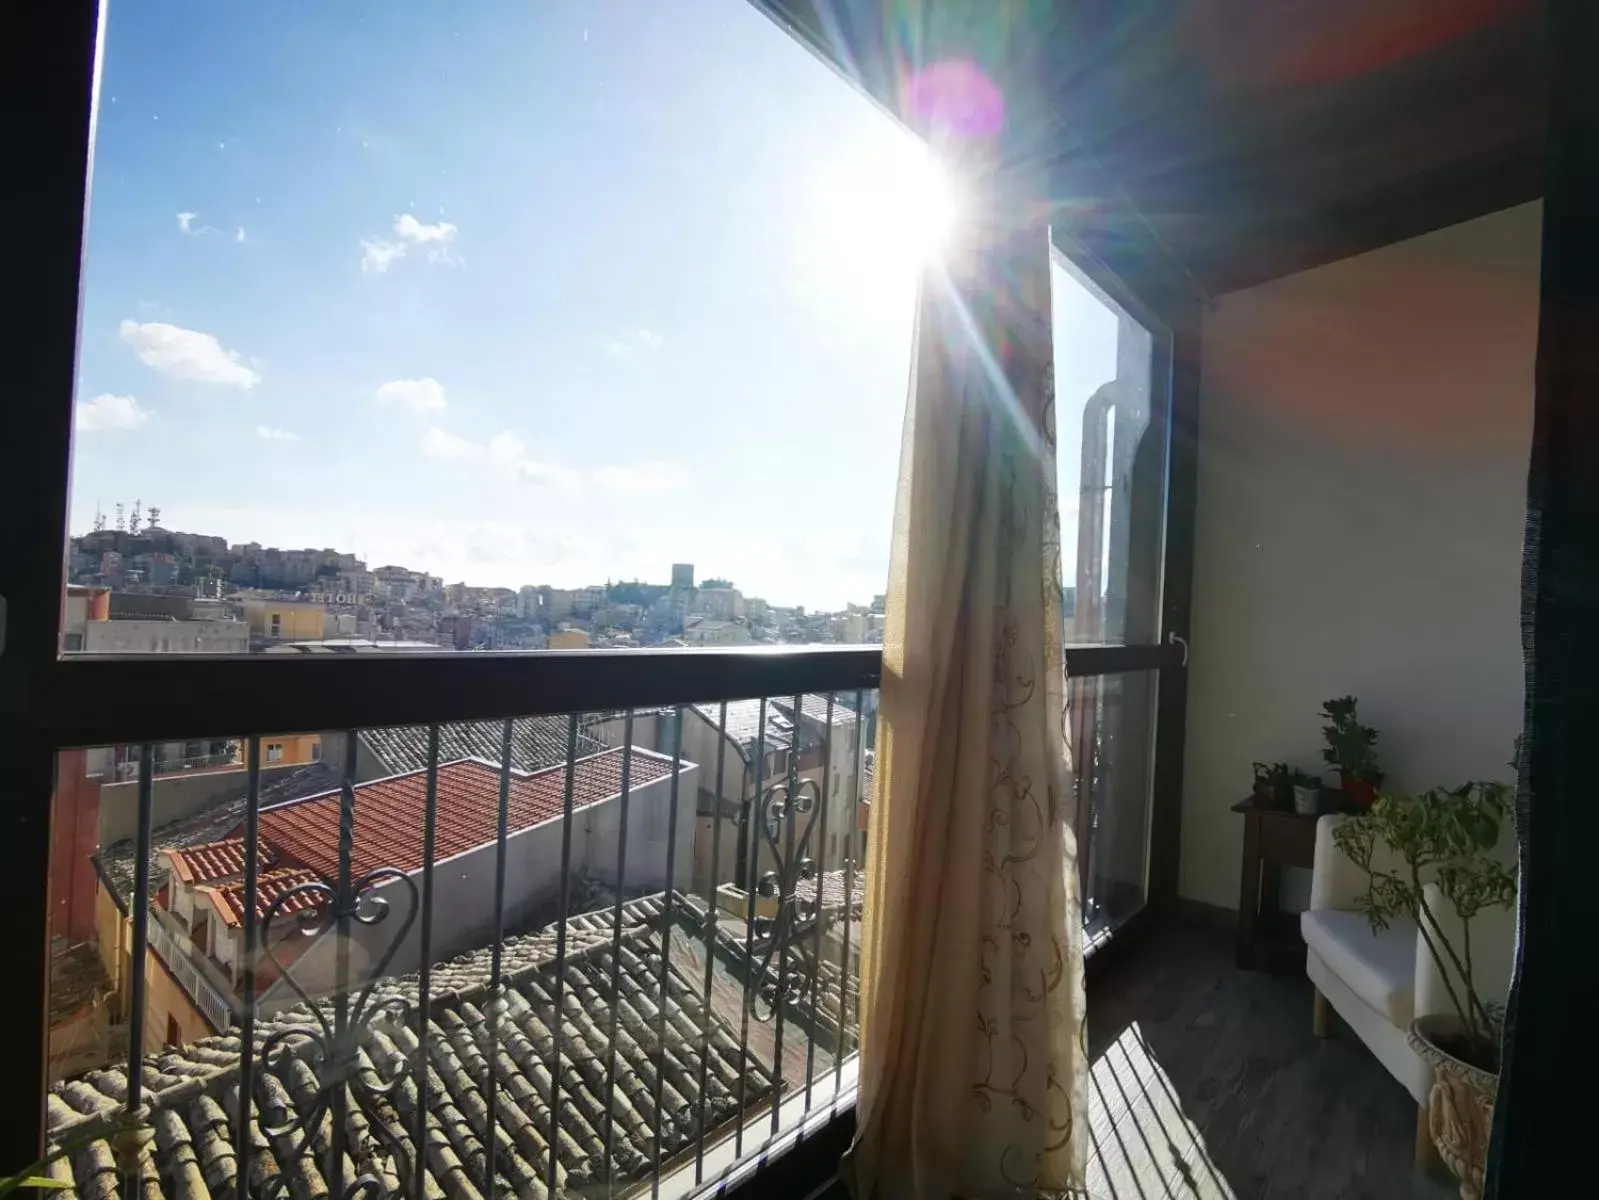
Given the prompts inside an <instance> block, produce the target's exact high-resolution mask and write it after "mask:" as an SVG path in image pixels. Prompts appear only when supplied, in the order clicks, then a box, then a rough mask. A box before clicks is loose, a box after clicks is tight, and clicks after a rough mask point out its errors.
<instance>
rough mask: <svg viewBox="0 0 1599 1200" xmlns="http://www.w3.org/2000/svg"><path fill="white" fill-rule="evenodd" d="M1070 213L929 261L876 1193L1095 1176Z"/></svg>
mask: <svg viewBox="0 0 1599 1200" xmlns="http://www.w3.org/2000/svg"><path fill="white" fill-rule="evenodd" d="M1050 330H1051V325H1050V306H1049V233H1048V229H1047V228H1046V227H1045V226H1044V225H1042V224H1041V223H1029V224H1028V225H1027V227H1026V228H1022V229H1016V230H1013V231H1010V232H1007V233H1005V234H1004V235H1002V236H999V237H990V238H988V239H987V240H986V242H985V244H983V245H982V246H981V247H979V248H976V249H968V250H967V251H966V252H965V253H964V254H962V255H960V256H959V257H957V258H956V259H955V260H954V261H953V262H951V263H950V264H948V265H947V266H946V267H944V268H937V269H931V270H929V272H928V275H927V278H926V280H925V281H924V286H923V289H922V298H921V302H920V305H919V309H918V315H917V335H916V347H915V352H914V365H913V374H912V381H911V394H910V398H909V403H908V406H907V414H906V420H905V431H904V441H903V448H902V452H901V453H902V458H901V465H900V482H899V495H898V499H897V506H896V513H895V526H894V540H893V549H892V554H891V566H890V581H889V593H888V608H887V626H886V630H885V636H884V663H883V684H882V701H881V710H880V726H879V729H880V732H879V734H878V744H877V760H876V775H877V788H876V798H875V801H874V806H873V807H874V811H873V819H872V831H871V841H870V845H869V850H868V865H867V880H868V888H867V890H868V895H867V904H866V916H865V924H864V930H863V935H862V936H863V941H862V966H861V976H862V1001H861V1003H862V1012H861V1057H860V1062H861V1068H860V1069H861V1075H860V1080H861V1082H860V1096H859V1104H858V1114H859V1132H858V1135H857V1140H856V1144H855V1146H854V1148H853V1149H852V1151H851V1153H850V1155H849V1157H848V1159H847V1160H846V1164H845V1171H844V1175H845V1178H846V1179H849V1180H850V1181H851V1183H852V1185H853V1188H854V1190H855V1193H856V1195H857V1196H858V1197H862V1198H863V1200H901V1198H908V1197H913V1196H914V1197H918V1198H925V1197H941V1196H960V1197H965V1198H967V1200H982V1198H986V1197H999V1196H1037V1195H1047V1194H1052V1193H1062V1192H1073V1191H1076V1190H1078V1189H1080V1188H1081V1187H1082V1185H1083V1178H1084V1172H1085V1150H1084V1147H1085V1142H1086V1135H1087V1116H1086V1102H1085V1092H1086V1083H1085V1080H1086V1064H1087V1054H1086V1052H1085V1046H1084V1026H1083V973H1082V962H1083V960H1082V925H1081V918H1080V916H1079V899H1078V894H1077V887H1078V884H1077V870H1076V849H1075V843H1074V840H1073V835H1072V832H1071V830H1072V828H1073V818H1074V809H1075V803H1074V800H1073V794H1072V790H1071V788H1070V786H1069V779H1068V765H1067V761H1066V745H1065V737H1064V727H1063V721H1062V715H1063V714H1062V708H1063V693H1064V686H1065V678H1064V660H1063V656H1062V652H1061V634H1062V624H1061V587H1060V530H1059V513H1058V508H1057V504H1056V498H1055V430H1054V385H1053V371H1052V364H1051V357H1050V356H1051V337H1050Z"/></svg>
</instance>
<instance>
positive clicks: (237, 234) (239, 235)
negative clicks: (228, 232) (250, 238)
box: [233, 225, 244, 242]
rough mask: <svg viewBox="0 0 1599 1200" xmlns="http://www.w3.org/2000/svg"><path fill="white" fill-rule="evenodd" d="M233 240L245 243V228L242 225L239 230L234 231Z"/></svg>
mask: <svg viewBox="0 0 1599 1200" xmlns="http://www.w3.org/2000/svg"><path fill="white" fill-rule="evenodd" d="M233 240H234V241H236V242H242V241H244V226H243V225H240V226H239V227H238V228H237V229H235V230H234V231H233Z"/></svg>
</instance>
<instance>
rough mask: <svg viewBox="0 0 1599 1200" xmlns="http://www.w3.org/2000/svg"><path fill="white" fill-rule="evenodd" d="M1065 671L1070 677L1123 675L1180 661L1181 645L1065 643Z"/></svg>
mask: <svg viewBox="0 0 1599 1200" xmlns="http://www.w3.org/2000/svg"><path fill="white" fill-rule="evenodd" d="M1064 653H1065V656H1066V674H1067V675H1068V676H1070V677H1071V678H1073V679H1081V678H1085V677H1087V676H1090V675H1125V674H1127V673H1129V672H1131V671H1158V670H1161V669H1163V668H1166V667H1181V666H1182V665H1183V655H1184V652H1183V648H1182V647H1181V646H1172V645H1154V644H1151V645H1138V646H1067V647H1066V649H1065V652H1064Z"/></svg>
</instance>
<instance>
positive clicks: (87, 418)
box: [76, 392, 150, 433]
mask: <svg viewBox="0 0 1599 1200" xmlns="http://www.w3.org/2000/svg"><path fill="white" fill-rule="evenodd" d="M149 419H150V410H149V409H147V408H141V407H140V405H139V402H138V400H137V399H135V398H134V397H132V396H113V395H112V394H111V393H110V392H105V393H103V394H101V395H99V396H96V397H95V398H94V399H93V400H79V401H78V406H77V412H76V424H77V427H78V431H79V432H80V433H92V432H96V431H98V430H102V429H137V428H138V427H139V426H140V425H143V424H144V423H145V422H146V421H148V420H149Z"/></svg>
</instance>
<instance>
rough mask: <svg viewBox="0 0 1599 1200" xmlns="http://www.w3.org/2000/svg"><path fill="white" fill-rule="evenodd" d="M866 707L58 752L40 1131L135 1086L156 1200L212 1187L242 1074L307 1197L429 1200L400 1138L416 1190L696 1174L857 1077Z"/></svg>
mask: <svg viewBox="0 0 1599 1200" xmlns="http://www.w3.org/2000/svg"><path fill="white" fill-rule="evenodd" d="M875 707H876V705H875V695H874V694H873V693H870V692H851V693H841V694H838V695H834V696H827V695H806V696H803V697H794V696H769V697H765V698H757V699H751V700H742V701H735V702H730V703H728V704H726V705H721V704H709V705H684V706H682V707H676V706H670V707H664V708H654V709H640V710H633V711H630V712H616V713H582V714H568V715H561V716H540V717H527V718H519V719H516V720H514V721H511V722H505V721H481V722H465V723H458V724H452V725H446V726H441V727H438V729H437V731H436V733H435V732H434V731H433V730H430V729H429V728H427V727H417V728H375V729H363V730H360V731H358V732H356V733H354V734H349V733H345V732H338V731H324V732H320V733H294V734H286V733H276V734H268V735H262V736H260V737H259V738H258V739H256V742H257V744H258V746H259V758H260V770H259V776H258V779H257V781H256V783H255V785H254V787H253V788H252V784H251V773H250V770H249V766H248V763H249V758H250V753H251V740H252V739H251V738H249V737H247V736H237V737H232V738H212V739H201V740H198V741H195V740H189V741H175V742H171V743H164V744H155V745H149V746H101V747H94V748H90V749H86V750H70V751H63V752H62V753H61V754H60V755H59V757H58V760H57V785H56V793H55V797H54V801H53V807H54V813H53V823H52V847H51V871H50V901H51V935H52V954H51V968H50V1017H49V1020H50V1027H49V1035H48V1037H49V1084H50V1094H49V1098H48V1101H47V1107H48V1120H49V1130H50V1137H51V1139H52V1140H53V1141H54V1142H56V1143H60V1142H62V1141H64V1140H66V1139H68V1138H71V1137H72V1136H73V1135H74V1134H78V1133H81V1132H83V1131H85V1130H87V1129H89V1128H90V1127H91V1126H92V1124H93V1122H94V1121H96V1120H97V1119H98V1118H100V1117H102V1116H104V1115H106V1114H112V1115H115V1114H117V1113H119V1112H121V1111H123V1110H125V1109H133V1110H137V1109H138V1107H139V1106H140V1105H141V1104H142V1105H147V1106H148V1109H149V1121H150V1123H151V1124H152V1125H153V1126H154V1128H155V1129H156V1131H157V1139H156V1141H155V1142H154V1143H153V1144H152V1145H151V1146H150V1147H149V1148H148V1149H147V1150H145V1151H144V1152H143V1155H142V1158H141V1160H140V1161H139V1163H138V1164H136V1170H137V1171H138V1172H139V1173H140V1174H141V1175H144V1176H145V1177H146V1178H147V1179H148V1180H149V1186H148V1187H147V1188H146V1189H145V1194H146V1195H151V1196H157V1195H165V1196H171V1197H178V1196H187V1195H190V1194H192V1193H193V1188H191V1187H190V1186H189V1185H190V1184H191V1183H194V1182H195V1179H196V1178H198V1177H197V1176H192V1175H191V1174H190V1173H189V1168H190V1167H191V1166H195V1164H196V1163H198V1166H197V1167H196V1169H197V1170H200V1171H202V1172H204V1180H205V1184H206V1187H207V1188H208V1189H209V1192H210V1194H212V1195H232V1194H233V1192H234V1189H235V1188H236V1186H237V1174H236V1168H237V1166H238V1164H237V1162H236V1159H235V1157H234V1153H233V1149H232V1148H233V1147H235V1146H236V1145H237V1142H238V1129H239V1126H238V1120H239V1116H238V1113H239V1111H240V1110H239V1108H238V1096H239V1093H240V1091H241V1090H243V1091H244V1092H245V1094H246V1095H247V1096H248V1097H249V1104H250V1108H249V1113H250V1117H249V1120H250V1122H251V1125H250V1129H251V1136H250V1138H249V1139H248V1141H249V1144H250V1145H251V1146H252V1147H253V1149H252V1151H251V1154H252V1161H250V1162H248V1163H247V1164H246V1167H247V1169H248V1170H249V1171H250V1172H251V1173H252V1175H254V1176H257V1177H258V1180H257V1181H258V1182H261V1183H262V1184H263V1186H265V1183H266V1180H267V1177H269V1176H272V1175H276V1174H280V1173H281V1174H283V1175H286V1176H287V1177H288V1180H287V1181H286V1182H288V1183H289V1187H288V1191H289V1192H290V1193H292V1194H295V1195H300V1194H302V1193H303V1194H307V1195H320V1194H323V1193H324V1192H325V1191H329V1192H331V1193H336V1194H349V1187H350V1185H351V1184H352V1183H353V1182H354V1179H355V1176H356V1174H362V1173H370V1174H371V1175H372V1176H373V1177H374V1178H376V1179H377V1180H378V1181H379V1182H380V1183H381V1184H382V1189H381V1191H382V1193H383V1194H397V1193H398V1194H406V1195H412V1194H418V1193H417V1192H415V1191H413V1187H414V1185H415V1184H416V1183H417V1182H419V1181H417V1180H416V1179H415V1177H414V1175H413V1174H412V1172H413V1170H414V1169H415V1164H416V1162H417V1161H418V1160H417V1159H416V1158H415V1156H414V1152H415V1148H416V1146H417V1139H418V1137H419V1136H421V1137H422V1138H424V1139H426V1141H427V1144H428V1145H430V1146H432V1147H433V1149H430V1150H429V1151H428V1152H427V1153H426V1154H425V1155H424V1156H423V1158H422V1160H421V1161H422V1163H423V1166H422V1168H421V1169H422V1170H423V1171H424V1172H425V1173H426V1176H427V1177H426V1178H425V1179H423V1180H421V1181H420V1183H421V1190H420V1194H423V1195H443V1194H445V1191H447V1190H449V1189H448V1188H445V1189H443V1190H441V1186H442V1185H441V1180H442V1181H445V1182H449V1181H450V1179H451V1178H452V1176H453V1174H454V1173H455V1172H457V1171H464V1172H465V1173H466V1177H467V1178H469V1179H470V1181H471V1183H472V1186H473V1187H474V1188H476V1189H477V1190H478V1191H479V1192H480V1193H482V1194H484V1195H510V1194H516V1195H531V1194H539V1195H542V1194H546V1184H547V1182H548V1181H549V1179H550V1173H551V1171H552V1170H553V1171H554V1173H555V1177H556V1181H557V1186H556V1188H555V1192H556V1194H561V1195H590V1194H597V1193H598V1194H608V1193H611V1192H614V1193H616V1194H624V1193H629V1192H631V1191H633V1190H634V1189H640V1188H649V1187H650V1186H651V1185H652V1183H654V1182H656V1181H657V1180H658V1181H659V1184H660V1190H661V1192H662V1194H665V1195H680V1194H683V1193H685V1192H687V1191H688V1190H690V1189H691V1188H692V1187H693V1186H694V1185H695V1184H696V1183H698V1182H700V1181H701V1180H703V1179H707V1178H710V1177H711V1176H713V1175H714V1174H715V1173H716V1172H719V1171H721V1170H722V1169H724V1168H725V1167H726V1166H728V1165H729V1164H730V1163H731V1162H733V1161H734V1160H736V1159H737V1158H738V1157H740V1156H741V1155H744V1154H748V1153H750V1152H752V1151H755V1150H757V1149H759V1148H760V1147H761V1146H762V1145H764V1144H765V1143H766V1142H767V1141H768V1140H769V1139H770V1138H771V1136H773V1135H774V1134H778V1133H780V1132H783V1131H787V1130H790V1129H792V1128H794V1127H795V1125H797V1124H798V1123H799V1122H800V1121H801V1120H803V1119H804V1117H805V1115H806V1113H807V1112H809V1111H811V1110H812V1109H814V1108H815V1107H817V1106H819V1105H822V1104H825V1103H828V1102H830V1101H831V1100H832V1099H833V1097H834V1096H836V1095H837V1094H838V1091H839V1089H840V1087H846V1088H847V1087H848V1086H850V1085H851V1084H852V1083H853V1070H854V1062H853V1059H854V1051H855V1046H856V1039H857V1030H858V1027H859V990H858V987H857V983H856V981H857V972H858V969H859V946H860V921H861V903H862V898H863V896H864V893H865V880H864V877H863V875H862V859H863V855H864V849H865V839H866V833H865V826H866V822H865V814H866V812H867V811H869V805H868V803H867V801H868V800H869V797H870V794H871V793H870V787H871V784H870V778H871V773H870V758H869V755H868V752H867V750H866V748H865V739H866V737H867V736H868V734H869V731H870V727H871V719H872V713H873V712H875ZM507 747H509V756H507V754H506V748H507ZM252 810H253V812H254V814H255V816H254V824H255V828H256V830H257V835H256V837H255V838H254V839H253V840H252V839H251V838H250V836H249V835H250V830H251V827H252ZM430 844H431V847H432V849H431V856H432V857H431V861H432V863H433V870H432V872H431V875H430V873H429V871H428V863H429V846H430ZM141 862H142V863H143V864H144V869H143V872H142V873H141ZM252 868H253V871H254V878H253V881H252V877H251V872H252ZM141 874H142V878H141ZM140 947H142V951H141V949H140ZM369 985H371V988H370V991H368V986H369ZM252 1027H253V1030H254V1036H255V1039H256V1041H255V1045H256V1053H255V1054H254V1055H249V1056H245V1055H241V1046H242V1045H245V1044H248V1039H247V1038H246V1037H245V1036H244V1035H245V1034H246V1032H247V1030H248V1029H250V1028H252ZM340 1029H348V1030H350V1031H352V1032H350V1033H349V1034H347V1035H345V1034H341V1033H339V1030H340ZM135 1047H137V1049H135ZM491 1072H492V1079H491V1076H490V1073H491ZM199 1079H203V1080H204V1081H205V1082H204V1086H203V1088H202V1089H201V1090H200V1091H198V1092H197V1090H196V1089H197V1087H198V1086H199V1085H198V1084H197V1083H196V1081H197V1080H199ZM345 1079H348V1080H349V1081H350V1082H349V1085H348V1087H347V1088H341V1087H338V1086H336V1084H337V1083H338V1082H339V1081H341V1080H345ZM136 1093H137V1094H136ZM466 1103H470V1104H471V1105H472V1106H473V1107H471V1109H470V1112H471V1120H470V1122H468V1123H463V1122H462V1121H461V1112H462V1111H463V1109H462V1108H461V1105H462V1104H466ZM341 1105H342V1106H344V1112H345V1113H346V1116H347V1119H343V1120H335V1121H334V1122H333V1124H332V1125H330V1126H328V1127H327V1128H328V1129H333V1128H339V1129H342V1130H343V1132H342V1134H339V1135H336V1137H337V1140H332V1139H331V1138H324V1137H322V1136H318V1137H316V1138H314V1139H312V1140H311V1141H310V1142H309V1143H303V1142H302V1140H301V1139H300V1138H299V1137H298V1136H294V1135H291V1134H289V1133H285V1132H284V1130H286V1129H288V1128H289V1127H290V1126H291V1125H293V1123H294V1122H295V1121H297V1120H303V1121H307V1122H311V1123H313V1124H316V1123H317V1113H318V1111H319V1110H320V1111H325V1112H327V1114H328V1115H330V1116H335V1117H337V1115H338V1112H339V1106H341ZM324 1106H325V1107H324ZM490 1125H493V1126H496V1127H497V1128H498V1130H499V1133H498V1134H497V1139H496V1140H494V1141H493V1144H494V1147H495V1148H494V1149H493V1150H490V1149H488V1146H489V1144H490V1139H488V1138H486V1137H485V1136H484V1131H485V1130H486V1129H487V1128H488V1127H489V1126H490ZM174 1144H178V1145H182V1146H184V1147H188V1148H190V1149H192V1152H193V1155H194V1157H193V1158H188V1157H178V1158H174V1157H173V1155H174V1154H175V1153H176V1152H175V1151H173V1150H172V1149H171V1146H172V1145H174ZM443 1145H449V1146H451V1147H452V1150H451V1151H450V1154H449V1155H444V1156H441V1154H442V1152H441V1151H440V1150H439V1147H440V1146H443ZM339 1147H342V1150H343V1151H344V1154H343V1155H341V1154H340V1150H339ZM552 1147H553V1158H552ZM111 1161H112V1160H111V1158H110V1149H109V1143H106V1142H104V1141H97V1142H95V1143H94V1145H93V1146H92V1147H91V1148H90V1149H89V1150H88V1151H85V1152H83V1153H80V1154H77V1155H75V1156H74V1157H72V1158H71V1159H68V1160H64V1161H63V1162H62V1163H61V1165H60V1168H59V1169H60V1170H61V1171H62V1172H64V1174H63V1175H62V1176H61V1177H62V1178H63V1179H64V1180H66V1181H73V1182H75V1183H76V1185H77V1187H78V1189H79V1190H80V1191H85V1190H87V1189H89V1188H90V1186H91V1185H92V1184H94V1183H95V1181H96V1180H98V1179H99V1177H100V1173H101V1172H102V1171H106V1170H111V1169H112V1168H111V1167H110V1165H109V1164H110V1163H111ZM341 1171H343V1172H344V1173H345V1175H344V1178H343V1179H342V1181H341V1180H340V1179H339V1178H338V1176H339V1172H341ZM341 1182H342V1185H343V1186H342V1187H341V1186H339V1185H340V1183H341ZM113 1190H115V1189H113ZM269 1190H270V1189H269ZM97 1194H98V1193H97Z"/></svg>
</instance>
